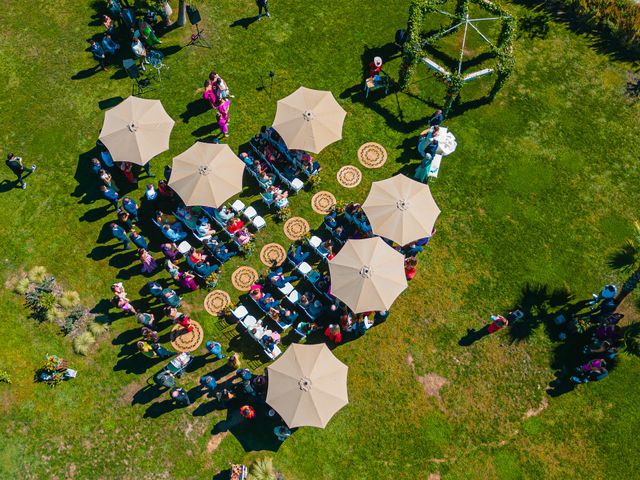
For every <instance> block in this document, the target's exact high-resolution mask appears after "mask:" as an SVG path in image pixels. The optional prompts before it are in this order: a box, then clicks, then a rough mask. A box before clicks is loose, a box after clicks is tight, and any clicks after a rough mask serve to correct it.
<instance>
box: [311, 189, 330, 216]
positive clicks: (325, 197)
mask: <svg viewBox="0 0 640 480" xmlns="http://www.w3.org/2000/svg"><path fill="white" fill-rule="evenodd" d="M335 205H336V197H334V196H333V193H331V192H325V191H322V192H318V193H316V194H315V195H314V196H313V198H312V199H311V208H313V211H314V212H316V213H319V214H321V215H326V214H327V213H329V212H330V211H331V210H332V209H333V207H335Z"/></svg>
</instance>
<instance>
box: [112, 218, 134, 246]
mask: <svg viewBox="0 0 640 480" xmlns="http://www.w3.org/2000/svg"><path fill="white" fill-rule="evenodd" d="M109 228H110V230H111V235H113V238H115V239H117V240H120V241H121V242H122V246H123V247H124V249H125V250H129V249H130V248H131V247H130V246H129V239H128V238H127V234H126V232H125V231H124V228H122V227H121V226H119V225H117V224H115V223H111V224H110V225H109Z"/></svg>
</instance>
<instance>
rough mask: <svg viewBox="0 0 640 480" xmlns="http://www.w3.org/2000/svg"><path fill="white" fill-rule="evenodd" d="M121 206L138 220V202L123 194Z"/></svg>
mask: <svg viewBox="0 0 640 480" xmlns="http://www.w3.org/2000/svg"><path fill="white" fill-rule="evenodd" d="M122 208H124V210H125V211H126V212H127V213H128V214H129V215H131V216H132V217H133V219H134V220H135V221H136V222H137V221H138V209H139V207H138V204H137V203H136V202H135V200H133V199H132V198H131V197H128V196H125V197H122Z"/></svg>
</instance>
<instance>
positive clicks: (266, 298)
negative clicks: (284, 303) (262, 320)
mask: <svg viewBox="0 0 640 480" xmlns="http://www.w3.org/2000/svg"><path fill="white" fill-rule="evenodd" d="M278 305H280V302H279V301H277V300H276V299H275V298H273V297H272V296H271V294H269V293H265V294H263V295H262V296H261V297H260V299H259V300H258V306H260V308H261V309H262V310H263V311H265V312H268V311H269V309H270V308H276V307H277V306H278Z"/></svg>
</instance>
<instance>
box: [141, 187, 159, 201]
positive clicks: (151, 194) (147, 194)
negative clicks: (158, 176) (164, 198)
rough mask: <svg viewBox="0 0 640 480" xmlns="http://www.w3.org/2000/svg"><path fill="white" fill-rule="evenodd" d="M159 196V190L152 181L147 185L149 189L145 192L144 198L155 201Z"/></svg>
mask: <svg viewBox="0 0 640 480" xmlns="http://www.w3.org/2000/svg"><path fill="white" fill-rule="evenodd" d="M157 197H158V192H156V189H155V188H154V187H153V185H152V184H151V183H150V184H149V185H147V190H146V191H145V192H144V198H146V199H147V200H149V201H153V200H155V199H156V198H157Z"/></svg>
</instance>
